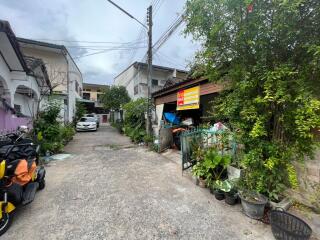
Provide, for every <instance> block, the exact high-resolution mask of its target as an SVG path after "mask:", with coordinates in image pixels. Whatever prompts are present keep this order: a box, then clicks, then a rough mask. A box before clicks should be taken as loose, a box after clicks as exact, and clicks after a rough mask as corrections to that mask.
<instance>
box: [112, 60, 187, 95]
mask: <svg viewBox="0 0 320 240" xmlns="http://www.w3.org/2000/svg"><path fill="white" fill-rule="evenodd" d="M187 74H188V73H187V71H184V70H177V69H174V68H168V67H163V66H157V65H153V67H152V84H151V92H156V91H158V90H160V89H162V88H163V87H164V86H167V85H169V84H170V85H171V84H174V83H176V82H180V81H183V80H185V79H186V78H187ZM147 79H148V68H147V64H145V63H141V62H135V63H133V64H131V65H130V66H129V67H128V68H126V69H125V70H124V71H122V72H121V73H120V74H119V75H117V76H116V77H115V78H114V84H115V85H116V86H125V87H126V89H127V91H128V94H129V96H130V98H131V99H133V100H135V99H138V98H146V97H147V96H148V94H147V93H148V92H147V90H148V85H147Z"/></svg>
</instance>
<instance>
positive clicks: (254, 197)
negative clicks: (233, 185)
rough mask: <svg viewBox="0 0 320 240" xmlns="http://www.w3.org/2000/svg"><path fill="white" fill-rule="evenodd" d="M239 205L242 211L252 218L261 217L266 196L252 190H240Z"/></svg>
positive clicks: (266, 200)
mask: <svg viewBox="0 0 320 240" xmlns="http://www.w3.org/2000/svg"><path fill="white" fill-rule="evenodd" d="M239 196H240V199H241V205H242V208H243V211H244V213H245V214H246V215H247V216H248V217H250V218H253V219H261V218H263V214H264V209H265V206H266V204H267V202H268V198H267V197H265V196H263V195H262V194H260V193H257V192H254V191H240V193H239Z"/></svg>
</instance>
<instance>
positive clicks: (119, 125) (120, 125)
mask: <svg viewBox="0 0 320 240" xmlns="http://www.w3.org/2000/svg"><path fill="white" fill-rule="evenodd" d="M111 126H112V127H114V128H116V129H117V130H118V131H119V133H123V127H124V124H123V122H121V121H116V122H112V123H111Z"/></svg>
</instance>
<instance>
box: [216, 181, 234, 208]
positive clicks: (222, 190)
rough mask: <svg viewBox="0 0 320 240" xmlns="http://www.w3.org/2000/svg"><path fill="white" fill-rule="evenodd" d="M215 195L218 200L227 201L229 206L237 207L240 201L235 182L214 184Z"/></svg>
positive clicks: (217, 182)
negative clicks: (238, 200)
mask: <svg viewBox="0 0 320 240" xmlns="http://www.w3.org/2000/svg"><path fill="white" fill-rule="evenodd" d="M214 188H215V190H214V194H215V197H216V199H218V200H222V199H225V202H226V203H227V204H229V205H235V204H236V202H237V199H238V195H237V191H236V189H235V184H234V182H232V181H230V180H224V181H221V180H217V181H216V182H215V184H214Z"/></svg>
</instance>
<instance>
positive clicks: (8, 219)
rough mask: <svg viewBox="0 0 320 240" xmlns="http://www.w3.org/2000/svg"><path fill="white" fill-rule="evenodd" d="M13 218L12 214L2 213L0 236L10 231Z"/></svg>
mask: <svg viewBox="0 0 320 240" xmlns="http://www.w3.org/2000/svg"><path fill="white" fill-rule="evenodd" d="M12 218H13V215H12V214H10V213H2V218H1V219H0V236H1V235H2V234H4V233H5V232H6V231H7V230H8V229H9V227H10V225H11V223H12Z"/></svg>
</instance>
